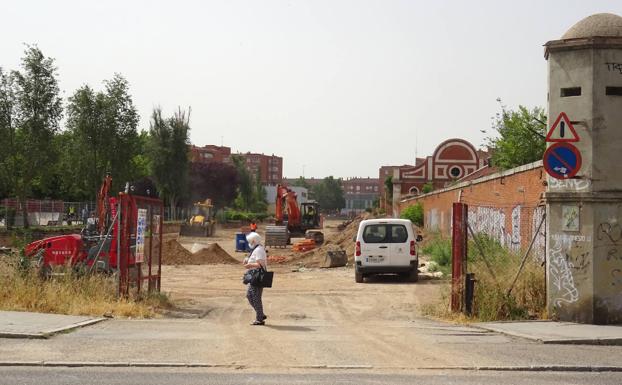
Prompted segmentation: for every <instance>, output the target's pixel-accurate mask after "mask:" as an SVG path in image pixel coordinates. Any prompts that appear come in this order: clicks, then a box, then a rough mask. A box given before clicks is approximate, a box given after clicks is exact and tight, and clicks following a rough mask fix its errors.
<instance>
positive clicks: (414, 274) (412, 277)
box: [408, 268, 419, 282]
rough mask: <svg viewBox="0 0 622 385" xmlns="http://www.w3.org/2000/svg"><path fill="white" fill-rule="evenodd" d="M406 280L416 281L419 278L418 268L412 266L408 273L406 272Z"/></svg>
mask: <svg viewBox="0 0 622 385" xmlns="http://www.w3.org/2000/svg"><path fill="white" fill-rule="evenodd" d="M408 280H409V281H410V282H417V281H418V280H419V269H417V268H414V269H413V270H412V271H411V272H410V273H409V274H408Z"/></svg>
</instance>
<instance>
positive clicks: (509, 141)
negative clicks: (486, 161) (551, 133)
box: [484, 99, 547, 169]
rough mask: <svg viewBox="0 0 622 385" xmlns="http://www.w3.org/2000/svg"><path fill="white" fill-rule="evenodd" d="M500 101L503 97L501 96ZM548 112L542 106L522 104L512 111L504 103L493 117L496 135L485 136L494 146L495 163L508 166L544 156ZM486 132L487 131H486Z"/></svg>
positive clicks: (493, 159)
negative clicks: (529, 106)
mask: <svg viewBox="0 0 622 385" xmlns="http://www.w3.org/2000/svg"><path fill="white" fill-rule="evenodd" d="M497 101H499V103H500V104H501V100H500V99H498V100H497ZM545 122H546V114H545V113H544V109H543V108H541V107H534V108H533V109H531V110H530V109H528V108H527V107H524V106H519V107H518V110H509V109H507V107H505V106H504V105H503V104H501V112H500V113H498V114H497V115H496V117H495V119H494V123H493V126H492V128H493V129H494V130H495V131H496V134H495V135H494V136H491V137H488V138H486V140H487V145H488V146H489V147H491V148H492V163H493V165H495V166H497V167H500V168H502V169H509V168H513V167H517V166H521V165H523V164H527V163H531V162H535V161H537V160H539V159H542V155H543V154H544V150H545V149H546V143H545V137H546V127H547V125H546V123H545ZM484 132H485V131H484Z"/></svg>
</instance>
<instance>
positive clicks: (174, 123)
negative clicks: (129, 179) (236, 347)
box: [149, 107, 190, 215]
mask: <svg viewBox="0 0 622 385" xmlns="http://www.w3.org/2000/svg"><path fill="white" fill-rule="evenodd" d="M149 134H150V136H151V141H150V145H149V163H150V164H151V168H152V170H153V175H154V177H155V180H156V183H157V185H158V189H159V190H160V194H161V195H162V197H163V198H164V199H165V200H166V201H167V202H168V204H169V206H170V208H171V212H172V213H173V215H174V214H175V210H176V208H177V206H178V203H179V202H180V200H181V199H183V198H184V196H185V194H186V193H187V186H188V172H189V155H188V151H189V148H190V147H189V145H190V142H189V136H190V112H188V113H186V111H183V110H181V109H178V111H177V112H176V113H175V114H174V115H173V116H172V117H171V118H169V119H164V118H163V117H162V110H161V109H160V108H159V107H158V108H155V109H154V110H153V113H152V115H151V123H150V129H149Z"/></svg>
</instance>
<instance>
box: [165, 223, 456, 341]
mask: <svg viewBox="0 0 622 385" xmlns="http://www.w3.org/2000/svg"><path fill="white" fill-rule="evenodd" d="M339 223H341V222H337V221H331V222H328V223H326V226H325V229H324V233H325V237H326V239H327V240H329V244H330V243H331V242H332V243H333V244H337V242H336V241H335V240H336V239H340V237H341V238H343V237H344V236H347V237H348V238H349V239H350V241H349V242H352V241H351V236H350V235H349V234H347V233H349V232H351V230H350V231H348V230H349V229H348V228H346V229H345V230H343V231H340V230H339V229H338V228H337V225H338V224H339ZM350 227H356V224H354V225H351V226H350ZM235 232H236V229H219V230H218V232H217V235H216V237H213V238H209V239H208V240H207V239H204V240H203V242H205V243H212V242H218V244H219V245H220V246H221V247H222V248H223V249H224V250H225V251H226V252H228V253H229V254H230V255H231V256H233V258H235V259H237V260H238V261H241V260H242V259H243V258H244V257H245V256H246V253H236V252H235ZM259 233H260V235H263V226H260V228H259ZM170 237H171V239H172V238H174V237H175V235H174V234H173V235H170ZM200 241H201V240H200V239H199V240H197V239H188V238H181V239H180V242H181V243H182V244H184V246H185V247H186V248H187V249H192V247H194V248H195V249H196V247H197V245H195V243H196V242H200ZM320 251H321V250H320ZM304 254H306V257H305V256H304ZM320 254H321V252H317V251H316V252H315V253H310V252H307V253H296V252H293V251H292V250H291V246H289V247H288V248H286V249H277V248H273V249H269V256H284V257H286V258H287V260H286V261H285V262H284V263H280V264H276V263H272V264H270V265H269V268H270V269H271V270H273V271H274V272H275V278H274V286H273V288H270V289H265V291H264V306H265V312H266V314H267V315H268V316H269V317H270V318H269V321H270V320H278V319H282V320H284V319H289V320H292V319H293V320H302V319H306V320H309V319H318V320H322V319H324V320H330V321H333V322H336V323H338V324H341V325H343V326H344V327H348V328H352V327H354V328H356V327H361V328H363V327H362V326H357V325H360V320H362V319H365V320H374V321H378V322H382V321H383V320H386V321H395V320H410V319H413V318H414V317H416V316H417V314H419V311H418V309H419V308H420V306H421V305H423V304H426V303H432V302H435V301H437V300H438V299H439V298H440V295H441V291H442V290H441V288H442V287H443V286H445V285H446V284H447V281H443V280H438V279H434V278H432V277H429V276H426V275H422V276H421V279H420V281H419V282H418V283H409V282H406V281H404V280H402V279H400V278H399V277H398V276H392V275H387V276H378V277H372V278H371V279H369V280H368V282H367V283H365V284H357V283H355V282H354V269H353V267H352V265H351V264H348V266H345V267H340V268H331V269H323V268H316V267H309V266H314V265H317V264H316V262H317V260H320V259H322V258H320ZM243 273H244V268H243V267H242V266H241V263H240V264H239V265H234V264H209V265H181V264H180V265H169V266H163V272H162V290H163V291H164V292H167V293H169V294H170V295H171V297H172V299H173V300H174V301H175V303H176V304H177V307H176V308H175V309H173V310H172V311H170V312H168V313H167V314H166V315H165V316H169V317H180V318H205V319H214V320H218V321H220V322H226V323H239V322H247V321H251V320H252V318H253V313H252V311H251V308H250V306H249V305H248V303H247V302H246V298H245V289H246V288H245V286H244V285H243V284H242V282H241V279H242V275H243ZM361 332H363V330H361Z"/></svg>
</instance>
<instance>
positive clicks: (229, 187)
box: [189, 162, 238, 210]
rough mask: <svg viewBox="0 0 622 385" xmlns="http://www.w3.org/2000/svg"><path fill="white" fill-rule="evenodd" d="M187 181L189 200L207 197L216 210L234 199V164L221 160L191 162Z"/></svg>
mask: <svg viewBox="0 0 622 385" xmlns="http://www.w3.org/2000/svg"><path fill="white" fill-rule="evenodd" d="M189 182H190V183H189V184H190V199H191V202H198V201H203V200H205V199H206V198H209V199H211V200H212V204H213V205H214V207H215V208H216V210H218V209H220V208H224V207H226V206H228V205H230V204H231V203H232V202H233V200H234V199H235V197H236V195H237V189H238V173H237V170H236V168H235V167H234V166H232V165H230V164H226V163H222V162H210V163H191V165H190V177H189Z"/></svg>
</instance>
